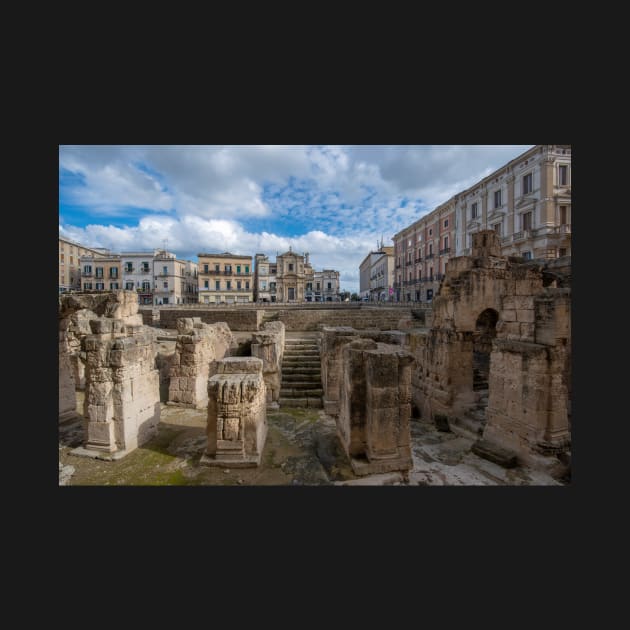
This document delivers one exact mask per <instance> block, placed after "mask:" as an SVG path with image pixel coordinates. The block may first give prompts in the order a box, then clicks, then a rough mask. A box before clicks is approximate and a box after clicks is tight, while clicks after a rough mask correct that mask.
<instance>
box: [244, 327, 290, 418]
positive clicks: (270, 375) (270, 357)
mask: <svg viewBox="0 0 630 630" xmlns="http://www.w3.org/2000/svg"><path fill="white" fill-rule="evenodd" d="M251 348H252V356H253V357H258V358H259V359H262V362H263V377H264V379H265V385H266V388H267V394H266V397H267V398H266V400H267V407H268V408H270V409H271V408H277V407H278V400H279V399H280V387H281V383H282V370H281V366H282V357H283V355H284V324H283V323H282V322H267V323H266V324H265V325H264V326H263V329H262V330H261V331H259V332H256V333H254V339H253V341H252V346H251Z"/></svg>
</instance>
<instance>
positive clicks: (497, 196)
mask: <svg viewBox="0 0 630 630" xmlns="http://www.w3.org/2000/svg"><path fill="white" fill-rule="evenodd" d="M494 207H495V208H500V207H501V191H500V190H495V191H494Z"/></svg>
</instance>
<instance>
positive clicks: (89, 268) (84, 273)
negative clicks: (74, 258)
mask: <svg viewBox="0 0 630 630" xmlns="http://www.w3.org/2000/svg"><path fill="white" fill-rule="evenodd" d="M100 251H101V252H102V253H101V254H98V255H93V254H90V255H83V256H81V257H80V259H79V261H80V266H81V289H82V290H83V291H116V290H118V289H122V279H121V275H122V274H121V269H122V265H121V259H120V254H112V253H108V254H106V253H104V251H105V250H100Z"/></svg>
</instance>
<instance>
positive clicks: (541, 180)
mask: <svg viewBox="0 0 630 630" xmlns="http://www.w3.org/2000/svg"><path fill="white" fill-rule="evenodd" d="M486 229H493V230H495V231H496V232H497V233H498V234H499V235H500V237H501V242H502V253H503V254H504V255H514V256H521V257H523V258H525V259H532V258H556V257H559V256H570V255H571V145H537V146H535V147H533V148H532V149H529V150H528V151H526V152H525V153H523V154H521V155H520V156H518V157H517V158H515V159H514V160H511V161H510V162H509V163H508V164H506V165H505V166H503V167H501V168H500V169H497V170H496V171H494V172H493V173H491V174H490V175H488V176H486V177H484V178H483V179H482V180H480V181H479V182H477V183H476V184H474V185H472V186H470V187H469V188H467V189H466V190H464V191H462V192H460V193H457V194H456V195H454V196H453V197H452V198H451V199H449V200H448V201H446V202H445V203H443V204H441V205H440V206H438V207H437V208H436V209H435V210H433V211H432V212H430V213H429V214H427V215H425V216H424V217H422V218H420V219H418V220H417V221H415V222H414V223H412V224H411V225H410V226H408V227H407V228H405V229H404V230H401V231H400V232H399V233H398V234H396V235H395V236H394V237H393V240H394V259H395V269H394V272H395V279H394V295H395V299H396V301H400V302H430V301H431V300H432V299H433V296H434V295H435V294H436V293H437V290H438V288H439V284H440V281H441V279H442V277H443V275H444V273H445V272H446V269H447V268H448V261H449V258H451V257H453V256H455V255H457V256H461V255H466V254H469V253H470V244H471V239H472V236H471V235H472V234H473V233H474V232H477V231H479V230H486Z"/></svg>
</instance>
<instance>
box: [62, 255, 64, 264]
mask: <svg viewBox="0 0 630 630" xmlns="http://www.w3.org/2000/svg"><path fill="white" fill-rule="evenodd" d="M63 261H64V260H63V254H61V262H62V263H63Z"/></svg>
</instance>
